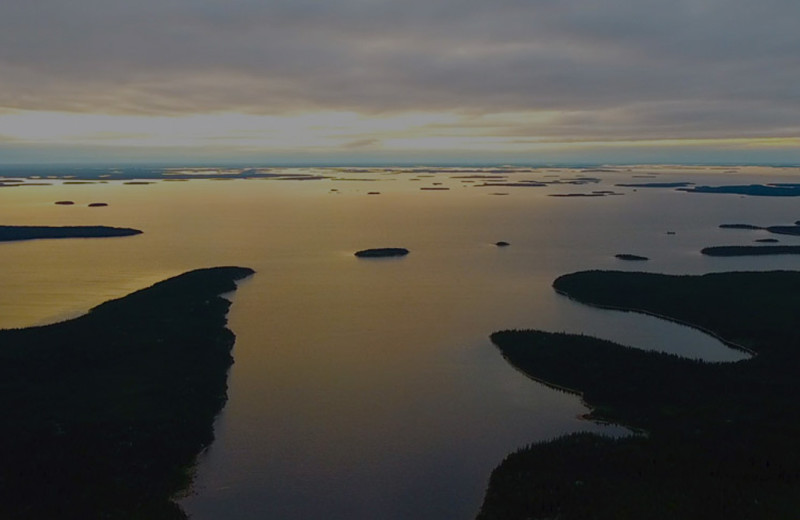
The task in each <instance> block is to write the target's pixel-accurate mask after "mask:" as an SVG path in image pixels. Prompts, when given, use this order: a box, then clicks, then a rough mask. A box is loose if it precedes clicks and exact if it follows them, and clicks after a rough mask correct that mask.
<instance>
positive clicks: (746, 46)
mask: <svg viewBox="0 0 800 520" xmlns="http://www.w3.org/2000/svg"><path fill="white" fill-rule="evenodd" d="M0 107H2V108H5V109H25V110H67V111H77V112H98V113H117V114H122V113H124V114H182V113H203V112H209V111H237V112H244V113H252V114H270V115H280V114H287V113H293V112H303V111H309V110H337V111H355V112H358V113H362V114H391V113H396V112H399V111H408V110H413V111H422V110H435V111H447V112H453V111H455V112H458V113H462V114H465V115H466V116H467V117H468V118H470V119H465V121H469V120H471V121H472V124H474V125H475V126H476V127H480V126H482V125H488V126H491V124H492V123H491V121H489V120H487V117H488V118H489V119H490V118H491V114H497V113H533V112H538V111H555V112H553V113H551V116H550V117H549V118H548V119H547V124H541V123H535V122H531V123H526V122H525V121H524V120H523V121H519V120H518V121H516V123H515V124H514V125H511V126H503V125H499V127H498V128H494V129H492V132H493V135H503V134H505V135H512V136H518V137H519V138H520V139H525V138H530V137H531V136H535V137H537V138H545V139H555V140H560V139H564V140H570V139H573V140H603V139H639V138H646V139H658V138H728V137H792V136H798V135H800V2H798V0H759V1H754V0H673V1H663V0H659V1H654V0H603V1H598V0H570V1H557V0H494V1H492V2H487V1H486V0H480V1H478V0H402V1H400V0H327V1H319V0H228V1H225V2H223V1H220V0H217V1H212V0H137V1H131V0H124V1H122V0H71V1H69V2H66V1H64V0H36V1H31V0H3V2H2V3H0ZM443 131H444V130H443ZM487 131H488V130H487Z"/></svg>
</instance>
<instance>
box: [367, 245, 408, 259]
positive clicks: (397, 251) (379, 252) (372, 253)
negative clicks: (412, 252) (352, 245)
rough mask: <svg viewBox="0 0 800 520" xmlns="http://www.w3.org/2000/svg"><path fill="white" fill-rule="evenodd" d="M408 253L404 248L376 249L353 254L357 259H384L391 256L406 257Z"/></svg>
mask: <svg viewBox="0 0 800 520" xmlns="http://www.w3.org/2000/svg"><path fill="white" fill-rule="evenodd" d="M408 253H409V251H408V249H406V248H404V247H380V248H376V249H363V250H361V251H356V252H355V253H354V254H355V255H356V256H357V257H359V258H385V257H392V256H406V255H407V254H408Z"/></svg>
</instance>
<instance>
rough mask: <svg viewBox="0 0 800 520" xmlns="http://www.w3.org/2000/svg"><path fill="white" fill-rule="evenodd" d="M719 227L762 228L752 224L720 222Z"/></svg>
mask: <svg viewBox="0 0 800 520" xmlns="http://www.w3.org/2000/svg"><path fill="white" fill-rule="evenodd" d="M719 227H720V229H764V228H763V227H761V226H754V225H753V224H720V225H719Z"/></svg>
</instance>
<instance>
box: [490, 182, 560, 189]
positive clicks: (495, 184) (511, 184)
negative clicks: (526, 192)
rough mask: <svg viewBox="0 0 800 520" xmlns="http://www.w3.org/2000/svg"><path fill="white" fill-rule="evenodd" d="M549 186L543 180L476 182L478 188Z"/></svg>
mask: <svg viewBox="0 0 800 520" xmlns="http://www.w3.org/2000/svg"><path fill="white" fill-rule="evenodd" d="M544 186H547V184H545V183H543V182H536V181H530V182H484V183H482V184H476V185H475V187H476V188H500V187H506V188H542V187H544Z"/></svg>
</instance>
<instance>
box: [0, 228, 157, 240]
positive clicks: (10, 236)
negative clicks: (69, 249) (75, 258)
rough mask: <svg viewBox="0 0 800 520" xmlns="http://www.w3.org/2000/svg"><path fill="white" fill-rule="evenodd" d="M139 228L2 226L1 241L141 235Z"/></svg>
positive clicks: (0, 230) (0, 231)
mask: <svg viewBox="0 0 800 520" xmlns="http://www.w3.org/2000/svg"><path fill="white" fill-rule="evenodd" d="M141 233H142V231H141V230H139V229H133V228H118V227H109V226H0V242H12V241H16V240H38V239H44V238H105V237H126V236H131V235H140V234H141Z"/></svg>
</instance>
